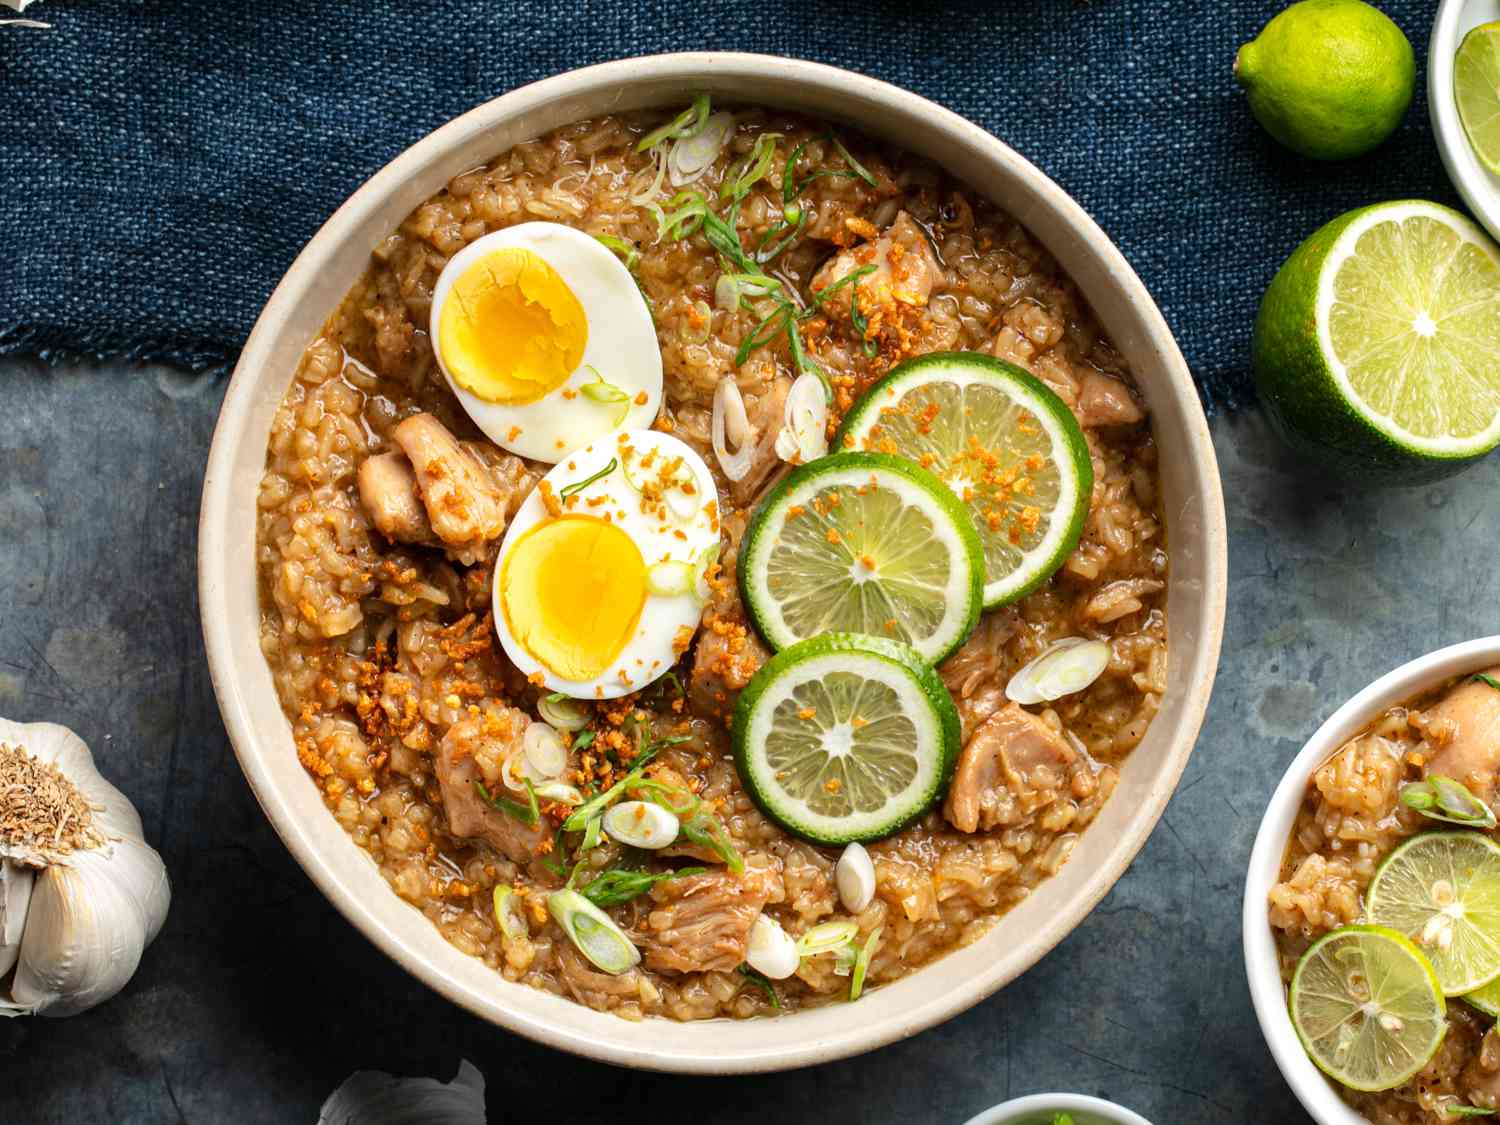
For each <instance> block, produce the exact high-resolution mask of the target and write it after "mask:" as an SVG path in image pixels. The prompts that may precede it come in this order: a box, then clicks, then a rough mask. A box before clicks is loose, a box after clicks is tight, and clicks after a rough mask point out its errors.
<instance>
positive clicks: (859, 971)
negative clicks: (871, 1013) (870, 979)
mask: <svg viewBox="0 0 1500 1125" xmlns="http://www.w3.org/2000/svg"><path fill="white" fill-rule="evenodd" d="M880 930H881V927H879V926H876V927H875V929H874V931H873V932H871V934H870V937H869V940H868V941H866V942H865V944H864V947H863V948H862V949H860V951H859V956H857V957H856V958H855V959H854V972H853V973H852V974H851V975H850V977H849V1001H850V1003H853V1002H854V1001H855V1000H858V999H859V997H860V993H862V992H864V990H865V974H866V973H868V972H869V971H870V958H872V957H874V956H875V951H876V950H877V949H879V948H880Z"/></svg>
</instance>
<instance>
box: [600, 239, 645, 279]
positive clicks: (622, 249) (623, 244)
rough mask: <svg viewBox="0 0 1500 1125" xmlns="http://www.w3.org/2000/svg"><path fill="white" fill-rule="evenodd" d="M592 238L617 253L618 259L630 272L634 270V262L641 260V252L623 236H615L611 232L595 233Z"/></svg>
mask: <svg viewBox="0 0 1500 1125" xmlns="http://www.w3.org/2000/svg"><path fill="white" fill-rule="evenodd" d="M594 238H595V239H597V240H598V241H599V242H601V243H603V244H604V245H605V246H606V247H607V248H609V249H610V250H613V251H614V252H615V253H616V254H618V255H619V257H620V260H621V261H622V262H624V263H625V268H626V269H628V270H630V271H631V272H632V273H633V272H634V271H635V265H636V263H637V262H639V261H640V260H641V252H640V251H639V250H637V249H636V248H635V244H634V243H632V242H627V241H625V239H623V238H616V237H615V236H614V235H612V234H596V235H594Z"/></svg>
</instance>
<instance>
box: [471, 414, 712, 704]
mask: <svg viewBox="0 0 1500 1125" xmlns="http://www.w3.org/2000/svg"><path fill="white" fill-rule="evenodd" d="M718 548H719V511H718V494H717V492H716V491H715V488H714V481H713V477H712V476H711V475H710V474H709V471H708V466H707V465H705V464H704V463H703V459H702V458H701V457H699V456H698V454H696V453H694V452H693V450H692V449H690V448H689V447H688V446H686V445H685V444H683V443H682V442H681V441H679V440H677V439H676V438H674V437H670V436H668V435H667V434H662V433H658V432H656V431H654V430H631V431H624V432H621V433H618V434H607V435H605V436H604V437H601V438H598V439H596V440H595V441H594V442H593V443H592V444H590V445H588V446H586V447H585V448H583V449H580V450H576V451H575V452H573V453H571V454H569V455H568V456H567V457H566V458H565V459H564V460H563V461H561V462H559V463H558V464H557V465H556V466H554V467H553V469H552V471H551V472H549V473H548V474H547V475H546V476H545V477H543V478H542V481H541V483H539V484H538V485H537V487H536V488H535V489H534V490H533V491H532V493H531V495H530V496H528V497H527V498H526V500H525V502H524V503H522V505H521V509H520V511H518V512H517V513H516V515H515V517H514V518H513V519H512V520H511V523H510V526H509V527H508V528H507V529H506V532H505V539H504V541H503V542H502V543H501V545H500V554H499V557H498V558H497V560H496V562H495V584H494V609H495V631H496V633H497V634H498V635H499V637H500V643H501V645H502V647H503V648H504V649H505V654H506V655H507V656H508V657H509V658H510V660H511V663H513V664H514V665H515V666H516V667H517V668H519V669H520V670H521V671H522V672H523V673H525V674H526V675H527V676H528V677H530V678H531V679H532V680H533V681H534V682H538V683H541V684H544V685H545V686H546V687H547V688H549V689H551V690H552V691H556V692H561V693H563V694H564V695H568V696H572V697H574V698H577V699H613V698H616V697H618V696H622V695H627V694H629V693H630V692H633V691H639V690H640V689H641V688H643V687H645V686H646V685H647V684H649V683H651V682H652V681H653V680H655V679H657V678H658V677H659V676H661V675H663V674H664V673H666V672H667V671H668V669H670V668H671V667H672V665H673V664H675V663H676V662H677V660H678V658H679V657H680V656H681V655H682V653H683V652H685V651H686V650H687V647H688V644H689V642H691V640H692V637H693V633H694V631H695V630H696V629H697V628H698V623H699V620H700V618H701V617H702V614H703V600H702V599H703V596H704V593H705V590H704V577H703V574H704V571H705V569H706V568H707V567H708V566H709V565H710V564H711V563H712V561H713V560H714V559H715V558H716V557H717V554H718Z"/></svg>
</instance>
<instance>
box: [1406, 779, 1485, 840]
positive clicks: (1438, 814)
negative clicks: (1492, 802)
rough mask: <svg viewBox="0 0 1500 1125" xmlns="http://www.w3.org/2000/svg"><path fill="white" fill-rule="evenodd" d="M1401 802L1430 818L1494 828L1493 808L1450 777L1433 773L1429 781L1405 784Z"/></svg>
mask: <svg viewBox="0 0 1500 1125" xmlns="http://www.w3.org/2000/svg"><path fill="white" fill-rule="evenodd" d="M1401 803H1402V804H1403V805H1405V806H1406V807H1407V808H1409V809H1416V811H1417V812H1419V813H1421V814H1422V815H1423V816H1425V817H1427V818H1428V819H1430V820H1441V821H1444V822H1445V823H1448V824H1462V825H1464V826H1465V827H1466V828H1493V827H1495V813H1494V810H1493V809H1491V808H1490V807H1489V805H1487V804H1485V803H1484V802H1483V801H1481V800H1480V799H1479V798H1478V797H1476V796H1474V794H1473V793H1472V792H1470V791H1469V788H1468V786H1466V785H1464V784H1463V783H1461V782H1458V781H1454V780H1453V779H1452V778H1451V777H1439V776H1437V775H1436V774H1434V775H1432V776H1430V777H1428V778H1427V780H1426V781H1414V782H1412V783H1411V784H1410V785H1403V786H1402V787H1401Z"/></svg>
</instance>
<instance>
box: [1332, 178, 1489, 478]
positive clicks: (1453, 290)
mask: <svg viewBox="0 0 1500 1125" xmlns="http://www.w3.org/2000/svg"><path fill="white" fill-rule="evenodd" d="M1372 211H1373V213H1367V214H1366V215H1365V216H1363V217H1362V218H1361V219H1359V220H1356V221H1355V222H1354V223H1352V224H1351V225H1350V226H1349V227H1348V228H1347V229H1346V230H1345V232H1344V233H1343V235H1341V236H1340V239H1339V243H1338V245H1337V246H1336V247H1335V249H1334V251H1333V253H1332V254H1331V255H1330V260H1329V262H1328V264H1327V265H1326V266H1325V270H1324V276H1323V283H1322V287H1321V288H1322V291H1321V293H1320V296H1319V317H1318V320H1319V324H1320V326H1322V327H1323V329H1324V340H1323V344H1324V347H1325V350H1326V352H1327V357H1328V360H1329V366H1330V367H1331V368H1332V370H1333V372H1334V375H1335V378H1336V379H1338V380H1339V381H1340V382H1341V383H1342V384H1343V385H1344V387H1345V388H1346V391H1347V393H1348V395H1349V397H1350V398H1351V399H1352V400H1353V402H1354V404H1355V406H1356V407H1357V408H1358V409H1359V410H1360V411H1361V413H1363V414H1364V415H1366V417H1368V418H1369V419H1370V421H1371V422H1373V423H1374V424H1375V425H1376V426H1377V427H1378V428H1380V429H1382V430H1384V431H1385V432H1386V433H1387V434H1389V435H1390V436H1391V437H1392V438H1394V439H1395V440H1396V441H1398V442H1399V443H1401V444H1404V445H1408V446H1412V447H1415V448H1416V449H1417V450H1419V451H1427V452H1432V453H1436V454H1440V455H1455V454H1460V455H1461V454H1465V453H1471V452H1482V451H1484V450H1486V449H1488V448H1490V447H1491V446H1493V445H1494V444H1495V440H1496V438H1497V436H1500V261H1497V258H1496V255H1495V251H1494V246H1493V244H1492V243H1490V242H1489V240H1488V239H1486V238H1484V236H1483V235H1481V234H1479V233H1478V231H1477V230H1475V229H1474V228H1473V226H1472V224H1470V223H1468V222H1467V220H1462V219H1460V217H1459V216H1457V215H1453V214H1452V213H1451V212H1446V211H1445V210H1442V209H1438V208H1435V207H1430V206H1428V205H1422V204H1391V205H1390V206H1389V207H1388V208H1381V209H1372ZM1455 220H1458V221H1455Z"/></svg>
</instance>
